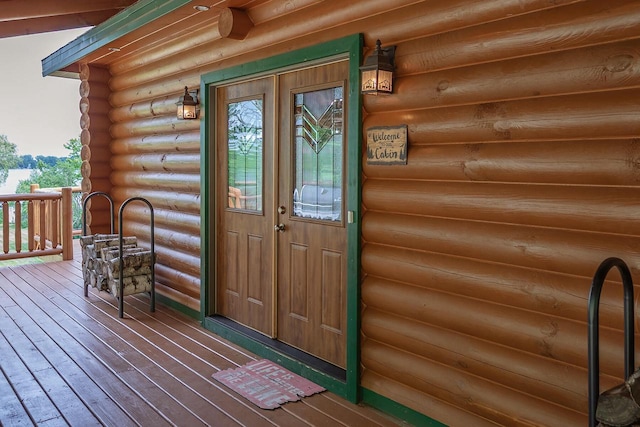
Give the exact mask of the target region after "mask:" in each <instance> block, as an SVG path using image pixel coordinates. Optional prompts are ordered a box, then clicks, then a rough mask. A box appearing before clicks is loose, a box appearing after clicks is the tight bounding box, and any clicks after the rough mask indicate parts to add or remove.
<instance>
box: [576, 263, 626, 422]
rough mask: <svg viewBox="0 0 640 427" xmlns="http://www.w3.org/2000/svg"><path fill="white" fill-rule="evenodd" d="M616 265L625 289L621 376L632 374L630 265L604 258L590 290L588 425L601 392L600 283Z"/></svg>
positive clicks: (594, 418) (592, 420)
mask: <svg viewBox="0 0 640 427" xmlns="http://www.w3.org/2000/svg"><path fill="white" fill-rule="evenodd" d="M613 267H616V268H617V269H618V271H619V272H620V276H621V277H622V286H623V289H624V375H625V379H626V378H629V376H630V375H631V374H632V373H633V364H634V359H635V355H634V330H633V329H634V326H633V319H634V315H633V280H632V279H631V272H630V271H629V267H628V266H627V264H625V262H624V261H622V260H621V259H620V258H607V259H605V260H604V261H602V263H601V264H600V266H599V267H598V269H597V270H596V273H595V275H594V276H593V281H592V282H591V291H590V292H589V302H588V307H589V318H588V325H589V427H595V425H596V406H597V405H598V394H599V393H600V354H599V347H600V343H599V333H598V327H599V306H600V293H601V292H602V285H603V284H604V280H605V278H606V277H607V274H608V273H609V271H610V270H611V269H612V268H613Z"/></svg>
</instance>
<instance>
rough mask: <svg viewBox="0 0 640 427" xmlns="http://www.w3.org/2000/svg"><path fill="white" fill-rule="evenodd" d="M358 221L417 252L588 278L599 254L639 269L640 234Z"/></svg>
mask: <svg viewBox="0 0 640 427" xmlns="http://www.w3.org/2000/svg"><path fill="white" fill-rule="evenodd" d="M362 224H363V226H362V237H363V239H365V240H366V241H367V242H372V243H379V244H383V245H389V247H393V246H396V245H397V244H398V242H402V247H403V248H406V249H412V250H416V251H429V252H431V253H436V254H444V255H447V254H455V255H456V256H461V257H465V258H466V259H468V260H474V259H476V260H487V261H490V262H499V263H501V264H504V265H505V266H521V267H529V268H536V269H539V268H540V267H541V266H544V270H546V271H553V272H558V273H563V274H571V275H578V276H583V277H591V276H592V275H593V273H594V266H597V265H599V264H600V262H601V261H602V260H603V259H605V258H608V257H610V256H616V257H620V258H624V259H625V261H626V262H627V264H629V265H631V266H632V267H631V268H632V273H633V274H640V270H639V269H638V267H637V266H638V265H640V254H637V253H633V252H631V251H630V248H635V247H640V236H628V235H619V234H618V235H612V234H598V233H584V232H581V231H573V230H563V229H559V228H554V229H549V228H536V227H531V226H527V227H521V226H517V225H508V224H499V223H494V222H491V223H486V222H479V221H459V220H448V219H444V218H432V217H420V216H415V215H397V214H384V213H378V212H367V213H366V214H365V216H364V218H363V221H362ZM558 254H562V256H561V257H559V256H558ZM461 263H462V262H461ZM452 267H453V266H452ZM455 270H456V269H455V268H453V269H452V271H455Z"/></svg>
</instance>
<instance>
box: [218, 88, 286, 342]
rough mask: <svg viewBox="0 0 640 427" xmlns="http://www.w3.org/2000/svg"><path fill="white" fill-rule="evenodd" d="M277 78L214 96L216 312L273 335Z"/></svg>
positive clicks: (223, 89)
mask: <svg viewBox="0 0 640 427" xmlns="http://www.w3.org/2000/svg"><path fill="white" fill-rule="evenodd" d="M273 87H274V82H273V77H267V78H262V79H257V80H252V81H248V82H242V83H237V84H231V85H228V86H223V87H219V88H217V92H216V108H217V111H216V124H215V129H216V159H217V161H216V162H217V165H216V170H217V171H218V173H217V176H216V183H217V184H216V198H217V200H216V206H217V212H216V218H217V221H216V236H217V237H216V238H217V253H218V258H217V264H218V265H217V272H218V273H217V275H218V277H217V280H216V281H217V287H216V288H217V294H216V297H217V298H216V312H217V313H218V314H220V315H222V316H225V317H228V318H230V319H232V320H234V321H236V322H238V323H241V324H243V325H245V326H248V327H250V328H252V329H254V330H256V331H258V332H261V333H263V334H265V335H267V336H270V337H273V336H274V334H275V325H274V321H275V320H274V295H273V294H274V286H273V280H274V278H273V265H274V259H273V257H274V252H275V251H274V246H273V245H274V219H273V216H274V213H273V212H272V211H273V209H272V207H273V206H274V201H273V188H274V184H273V176H274V175H273V170H274V164H273V161H274V159H273V152H274V150H273V123H274V107H273V106H274V98H273Z"/></svg>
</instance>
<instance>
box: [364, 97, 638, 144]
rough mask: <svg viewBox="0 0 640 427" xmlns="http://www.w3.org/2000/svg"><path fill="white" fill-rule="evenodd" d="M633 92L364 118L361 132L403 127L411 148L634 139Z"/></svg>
mask: <svg viewBox="0 0 640 427" xmlns="http://www.w3.org/2000/svg"><path fill="white" fill-rule="evenodd" d="M638 96H640V91H638V90H635V89H633V90H627V91H619V92H618V91H610V92H596V93H586V94H581V95H568V96H558V97H551V98H540V99H527V100H521V101H509V102H499V103H488V104H479V105H467V106H460V107H451V108H448V109H446V110H434V109H425V110H417V111H410V112H404V111H399V112H389V113H384V114H369V115H368V116H367V117H366V118H365V120H364V124H363V130H366V129H368V128H370V127H374V126H395V125H397V124H398V123H405V124H407V125H408V128H409V140H410V141H411V143H412V144H425V143H429V144H434V143H437V144H442V143H460V142H501V141H533V140H554V139H557V140H566V139H567V136H568V135H570V137H571V139H572V140H585V139H611V138H633V137H635V135H637V134H638V133H640V122H638V120H636V117H635V116H634V115H633V114H630V113H629V112H630V111H637V110H638V109H640V100H639V99H638V98H637V97H638Z"/></svg>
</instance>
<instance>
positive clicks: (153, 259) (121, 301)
mask: <svg viewBox="0 0 640 427" xmlns="http://www.w3.org/2000/svg"><path fill="white" fill-rule="evenodd" d="M136 200H139V201H141V202H144V203H145V204H146V205H147V206H148V207H149V212H150V216H151V218H150V219H151V221H150V222H151V236H150V239H151V292H150V294H151V295H150V298H151V304H150V308H149V310H150V311H152V312H154V311H156V273H155V270H156V269H155V263H156V250H155V237H154V235H155V230H154V228H155V225H154V218H153V206H152V205H151V203H150V202H149V201H148V200H147V199H145V198H143V197H130V198H128V199H127V200H125V201H124V203H122V206H120V210H119V211H118V230H119V236H118V249H119V252H118V253H119V254H120V280H119V282H118V291H119V298H118V316H119V317H120V318H121V319H122V318H123V317H124V274H123V272H124V265H123V252H122V251H123V249H124V248H123V246H124V244H123V242H124V240H123V237H122V230H123V228H122V217H123V215H122V213H123V212H124V208H125V207H126V206H127V205H128V204H129V203H130V202H134V201H136Z"/></svg>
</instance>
